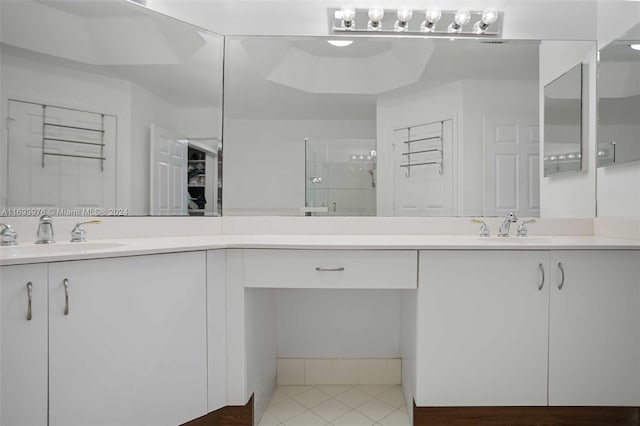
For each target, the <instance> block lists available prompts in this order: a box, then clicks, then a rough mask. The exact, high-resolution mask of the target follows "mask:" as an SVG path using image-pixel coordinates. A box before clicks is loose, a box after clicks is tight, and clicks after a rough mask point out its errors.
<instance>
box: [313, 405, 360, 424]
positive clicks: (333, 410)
mask: <svg viewBox="0 0 640 426" xmlns="http://www.w3.org/2000/svg"><path fill="white" fill-rule="evenodd" d="M311 411H313V412H314V413H316V414H317V415H319V416H320V417H322V418H323V419H325V420H327V421H329V422H332V421H334V420H335V419H337V418H338V417H340V416H344V415H345V414H347V413H348V412H349V411H351V408H349V407H347V406H346V405H344V404H343V403H342V402H339V401H336V400H335V399H329V400H327V401H325V402H323V403H322V404H320V405H318V406H316V407H313V408H312V409H311Z"/></svg>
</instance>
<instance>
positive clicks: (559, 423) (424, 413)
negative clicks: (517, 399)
mask: <svg viewBox="0 0 640 426" xmlns="http://www.w3.org/2000/svg"><path fill="white" fill-rule="evenodd" d="M473 425H481V426H640V407H417V406H416V405H415V403H414V405H413V426H473Z"/></svg>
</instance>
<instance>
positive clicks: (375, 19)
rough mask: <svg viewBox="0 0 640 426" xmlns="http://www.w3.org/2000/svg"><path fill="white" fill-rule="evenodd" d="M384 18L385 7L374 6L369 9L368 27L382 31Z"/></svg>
mask: <svg viewBox="0 0 640 426" xmlns="http://www.w3.org/2000/svg"><path fill="white" fill-rule="evenodd" d="M382 18H384V9H382V8H381V7H372V8H370V9H369V23H368V24H367V29H368V30H372V31H381V30H382V24H381V22H380V21H382Z"/></svg>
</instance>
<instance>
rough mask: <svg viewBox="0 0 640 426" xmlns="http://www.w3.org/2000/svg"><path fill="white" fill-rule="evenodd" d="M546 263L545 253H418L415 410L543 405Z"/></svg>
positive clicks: (546, 291)
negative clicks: (446, 407)
mask: <svg viewBox="0 0 640 426" xmlns="http://www.w3.org/2000/svg"><path fill="white" fill-rule="evenodd" d="M547 264H548V253H547V252H536V251H421V252H420V281H419V287H418V331H417V334H418V335H417V338H418V347H417V354H416V356H417V358H416V359H417V363H418V365H417V370H418V374H417V380H418V382H417V391H416V393H417V397H416V403H417V404H418V405H423V406H443V405H444V406H464V405H546V403H547V347H548V346H547V335H548V334H547V328H548V312H549V309H548V308H549V287H548V268H547V266H546V265H547ZM539 265H542V267H543V268H544V270H545V275H547V276H546V277H545V282H544V283H543V284H544V285H543V286H542V288H540V286H541V284H542V275H543V274H542V270H541V269H540V267H539Z"/></svg>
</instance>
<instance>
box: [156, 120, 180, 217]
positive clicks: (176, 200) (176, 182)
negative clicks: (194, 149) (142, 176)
mask: <svg viewBox="0 0 640 426" xmlns="http://www.w3.org/2000/svg"><path fill="white" fill-rule="evenodd" d="M187 152H188V143H187V141H186V140H178V138H177V136H176V135H174V134H173V133H172V132H171V131H169V130H167V129H163V128H162V127H159V126H157V125H155V124H152V125H151V156H150V157H151V165H150V168H151V176H150V179H149V181H150V186H151V188H150V197H149V198H150V205H151V215H153V216H156V215H159V216H185V215H187V203H188V198H189V193H188V191H187Z"/></svg>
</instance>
